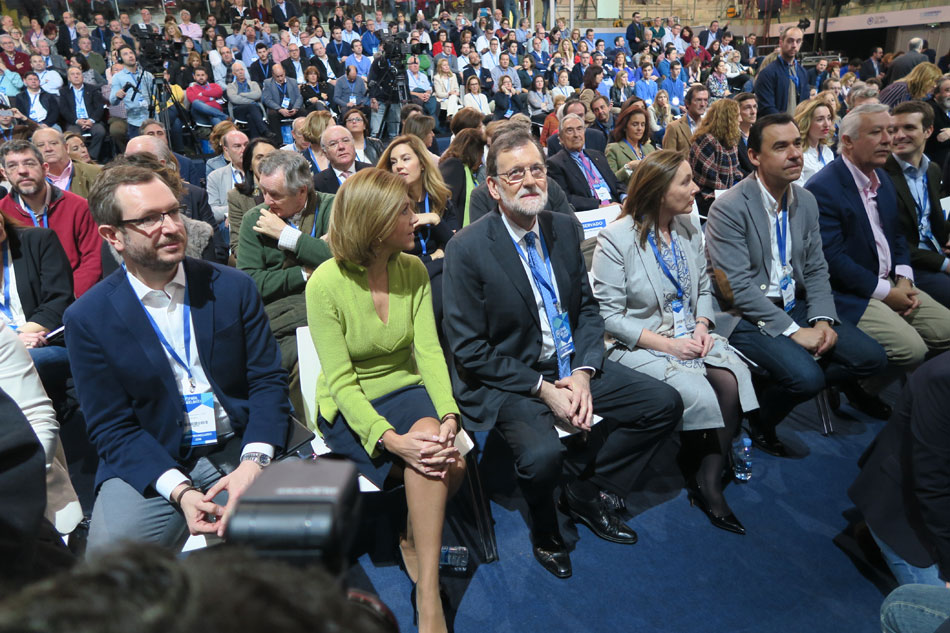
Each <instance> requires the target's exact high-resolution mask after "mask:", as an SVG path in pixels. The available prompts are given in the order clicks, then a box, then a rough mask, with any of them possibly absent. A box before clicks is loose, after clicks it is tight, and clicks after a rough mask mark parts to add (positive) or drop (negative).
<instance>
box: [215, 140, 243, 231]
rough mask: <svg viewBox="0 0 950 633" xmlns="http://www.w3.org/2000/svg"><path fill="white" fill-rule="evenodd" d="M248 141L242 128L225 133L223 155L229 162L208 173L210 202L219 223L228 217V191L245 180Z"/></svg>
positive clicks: (222, 146)
mask: <svg viewBox="0 0 950 633" xmlns="http://www.w3.org/2000/svg"><path fill="white" fill-rule="evenodd" d="M247 143H248V139H247V135H246V134H244V132H242V131H240V130H231V131H230V132H228V133H227V134H225V135H224V137H223V138H222V139H221V155H222V156H224V157H225V159H226V160H227V164H226V165H225V166H224V167H219V168H218V169H215V170H214V171H213V172H211V173H210V174H208V202H209V203H210V204H211V212H212V213H214V219H215V221H216V222H217V223H218V224H221V223H222V222H224V220H225V218H227V217H228V192H229V191H231V190H232V189H234V187H236V186H237V185H239V184H240V183H242V182H244V171H243V170H242V169H241V165H242V162H243V160H244V148H245V147H247Z"/></svg>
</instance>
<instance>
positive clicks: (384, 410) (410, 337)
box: [306, 169, 465, 631]
mask: <svg viewBox="0 0 950 633" xmlns="http://www.w3.org/2000/svg"><path fill="white" fill-rule="evenodd" d="M414 210H415V204H414V203H413V202H412V201H411V200H410V199H409V195H408V190H407V187H406V184H405V182H404V181H403V179H402V178H400V177H399V176H396V175H394V174H391V173H388V172H386V171H383V170H380V169H364V170H362V171H359V172H357V173H356V175H354V176H350V177H349V178H348V179H347V180H346V182H345V183H344V184H343V186H342V187H340V190H339V192H338V193H337V196H336V200H335V201H334V204H333V213H332V216H331V219H330V233H329V235H330V237H329V242H330V250H331V251H332V253H333V259H330V260H327V261H325V262H324V263H323V264H321V265H320V266H319V267H318V268H317V270H316V271H315V272H314V273H313V275H312V276H311V277H310V280H309V281H308V282H307V290H306V297H307V319H308V322H309V325H310V334H311V336H312V337H313V343H314V346H315V347H316V349H317V355H318V356H319V358H320V364H321V366H322V371H321V374H320V377H319V379H318V380H317V413H318V414H317V426H318V428H319V429H320V432H321V433H322V435H323V437H324V440H325V441H326V443H327V445H328V446H329V447H330V448H331V449H332V450H333V452H334V453H337V454H340V455H344V456H346V457H348V458H350V459H352V460H353V461H354V462H356V464H357V467H358V468H359V470H360V472H361V473H362V474H363V475H364V476H366V477H367V478H368V479H370V480H371V481H372V482H373V483H375V484H376V485H377V486H379V487H380V488H386V487H389V486H391V485H392V484H393V482H398V481H400V480H401V481H402V482H403V483H404V484H405V488H406V502H407V504H408V509H409V513H408V521H407V526H406V535H405V537H403V538H402V539H401V541H400V547H401V548H402V550H403V559H404V561H405V563H406V571H407V573H408V574H409V577H410V578H411V579H412V580H413V581H414V582H416V585H415V587H414V595H415V600H416V602H415V605H414V607H415V608H417V609H418V615H419V630H420V631H445V630H446V624H445V616H444V613H443V609H442V603H441V598H440V590H439V552H440V549H441V546H442V524H443V521H444V518H445V504H446V501H447V499H448V498H449V497H450V496H451V495H452V494H453V493H454V492H455V491H456V490H458V487H459V485H460V484H461V482H462V479H463V477H464V472H465V469H464V464H465V462H464V461H463V460H462V458H461V456H460V455H459V451H458V449H457V448H455V435H456V433H458V431H459V417H458V406H457V405H456V404H455V401H454V400H453V398H452V386H451V383H450V381H449V372H448V369H447V367H446V364H445V359H444V356H443V354H442V349H441V347H440V346H439V339H438V336H437V335H436V329H435V319H434V317H433V312H432V298H431V295H430V288H429V277H428V275H427V273H426V269H425V266H424V265H423V264H422V262H421V261H420V260H419V258H418V257H415V256H412V255H408V254H406V253H404V252H403V251H405V250H408V249H411V248H412V247H413V244H414V242H415V228H416V224H417V220H416V214H415V212H414ZM416 589H418V593H416Z"/></svg>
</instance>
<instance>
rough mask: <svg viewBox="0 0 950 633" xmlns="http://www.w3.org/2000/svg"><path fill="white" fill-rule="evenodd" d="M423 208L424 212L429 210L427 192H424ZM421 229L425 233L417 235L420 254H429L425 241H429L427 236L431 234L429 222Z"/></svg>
mask: <svg viewBox="0 0 950 633" xmlns="http://www.w3.org/2000/svg"><path fill="white" fill-rule="evenodd" d="M425 209H426V210H425V212H426V213H428V212H429V192H426V197H425ZM421 231H425V235H420V236H419V244H421V245H422V254H423V255H428V254H429V249H428V247H427V246H426V242H427V241H429V236H430V235H431V234H432V225H431V224H426V225H425V226H424V227H423V228H422V229H421Z"/></svg>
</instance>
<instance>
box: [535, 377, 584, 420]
mask: <svg viewBox="0 0 950 633" xmlns="http://www.w3.org/2000/svg"><path fill="white" fill-rule="evenodd" d="M538 397H540V398H541V401H542V402H544V404H546V405H547V406H548V408H549V409H551V412H552V413H553V414H554V415H555V417H557V418H558V419H559V420H563V421H564V422H568V423H570V425H571V426H573V427H575V428H578V429H580V430H582V431H590V425H591V421H592V420H593V417H594V399H593V397H592V396H591V394H590V373H589V371H588V370H586V369H578V370H577V371H575V372H573V373H572V374H571V375H570V376H567V377H566V378H561V379H560V380H556V381H554V382H553V383H551V382H548V381H546V380H543V381H541V390H540V391H539V392H538Z"/></svg>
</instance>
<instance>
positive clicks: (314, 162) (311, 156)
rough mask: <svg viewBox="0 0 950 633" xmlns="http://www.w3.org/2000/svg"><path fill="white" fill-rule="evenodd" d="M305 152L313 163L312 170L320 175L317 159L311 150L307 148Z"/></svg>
mask: <svg viewBox="0 0 950 633" xmlns="http://www.w3.org/2000/svg"><path fill="white" fill-rule="evenodd" d="M307 151H308V152H310V160H311V161H313V168H314V169H316V170H317V173H320V165H319V164H318V163H317V157H316V156H314V154H313V148H312V147H308V148H307Z"/></svg>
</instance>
